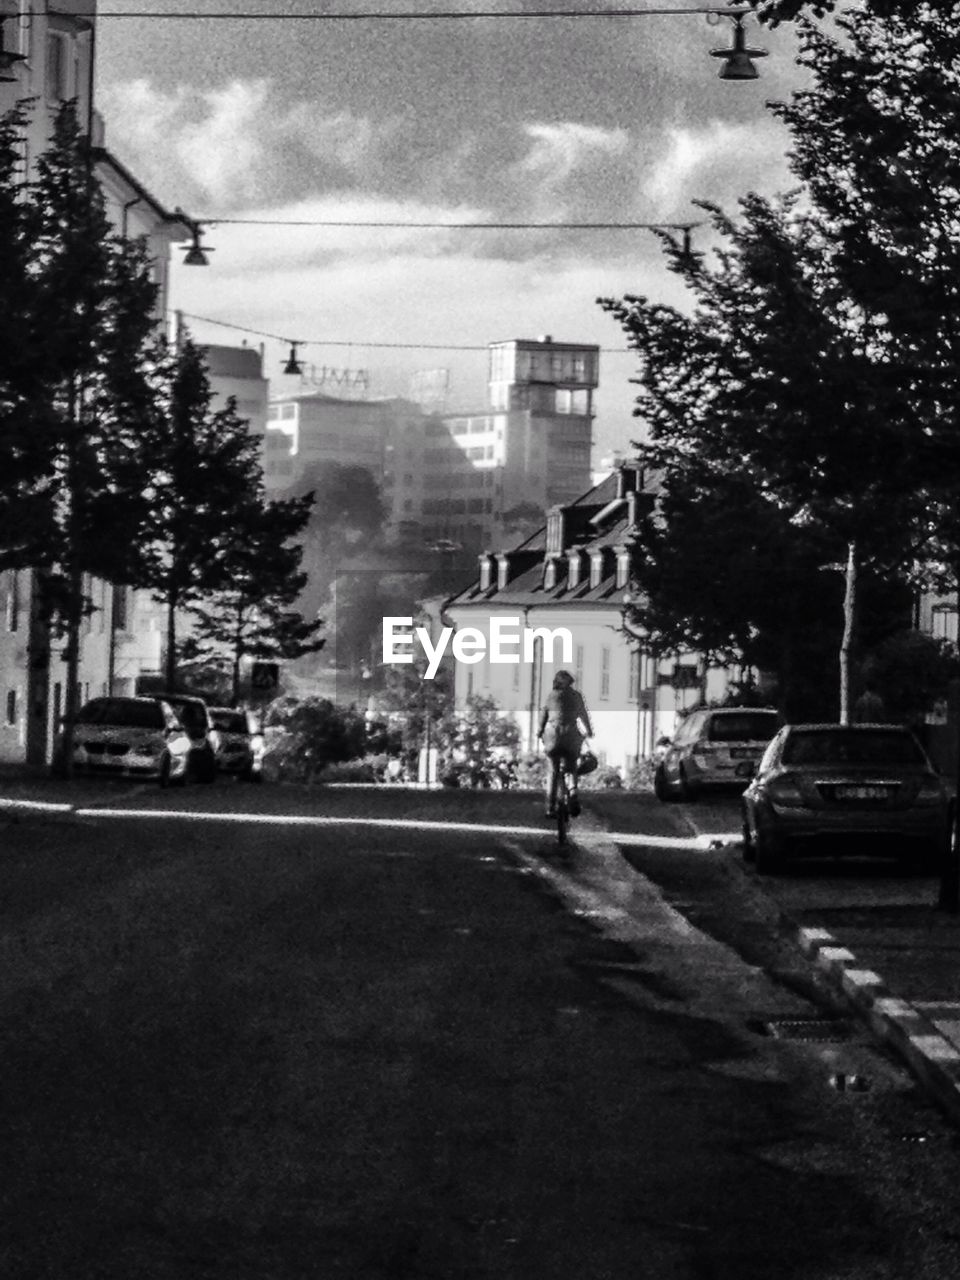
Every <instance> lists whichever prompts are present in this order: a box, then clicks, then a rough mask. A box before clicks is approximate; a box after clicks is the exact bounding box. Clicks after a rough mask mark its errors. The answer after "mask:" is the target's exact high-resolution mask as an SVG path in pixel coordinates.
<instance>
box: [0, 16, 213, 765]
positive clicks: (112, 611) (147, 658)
mask: <svg viewBox="0 0 960 1280" xmlns="http://www.w3.org/2000/svg"><path fill="white" fill-rule="evenodd" d="M0 16H3V17H4V22H3V47H4V50H5V51H7V52H15V53H17V54H19V55H20V57H19V59H18V60H17V61H15V62H14V63H13V64H12V66H11V68H10V69H9V70H8V71H7V72H6V73H5V75H4V79H2V80H0V111H6V110H9V109H10V108H12V107H13V106H14V105H15V104H16V103H17V102H18V101H20V100H21V99H24V98H29V99H32V100H33V105H32V110H31V113H30V116H29V119H28V123H27V125H26V127H25V129H24V132H23V156H24V170H25V172H27V173H29V172H30V171H31V170H32V169H33V166H34V165H35V163H36V160H37V157H38V156H39V155H40V154H41V153H42V152H43V151H44V150H45V148H46V147H47V145H48V142H49V137H50V133H51V128H52V124H53V120H54V117H55V115H56V112H57V110H58V109H59V107H60V106H61V104H62V103H63V102H64V101H68V100H70V99H75V100H76V104H77V116H78V119H79V122H80V126H81V128H82V129H83V130H84V131H85V132H86V133H87V136H88V137H89V138H90V141H91V144H92V150H91V155H92V157H93V161H94V165H95V172H96V176H97V179H98V180H99V182H100V184H101V187H102V189H103V192H104V197H105V201H106V208H107V213H108V216H109V217H110V220H111V222H112V225H113V227H114V228H115V230H116V231H117V232H118V233H119V234H121V235H124V236H129V237H131V238H133V237H139V236H145V237H146V239H147V243H148V246H149V252H150V259H151V262H152V264H153V274H154V281H155V283H156V284H157V288H158V297H157V307H156V310H157V321H158V323H161V322H162V317H163V316H164V315H165V312H166V307H167V287H168V265H169V259H170V251H171V247H172V245H173V244H175V243H179V242H183V241H185V240H188V239H189V238H190V236H191V226H190V222H189V220H188V219H187V218H186V217H185V215H182V214H180V213H178V212H173V213H171V212H168V211H167V210H166V209H164V207H163V206H162V205H161V204H160V203H159V201H157V200H156V199H154V197H153V196H152V195H151V194H150V192H149V191H147V190H146V188H145V187H144V186H143V185H142V184H141V183H140V182H139V181H138V180H137V179H136V177H134V175H133V174H132V173H130V171H129V170H128V169H127V168H126V167H125V166H124V165H123V164H121V163H120V161H119V160H117V158H116V157H115V156H113V155H112V154H111V153H110V152H109V151H108V150H107V148H106V147H105V146H104V133H103V124H102V121H101V120H100V118H99V116H98V115H97V113H96V111H95V109H94V101H93V84H94V57H95V52H96V4H95V3H94V2H93V0H56V4H55V5H53V4H51V3H50V2H49V0H0ZM84 588H85V593H86V594H87V596H88V598H89V599H90V600H91V601H92V604H93V612H92V613H90V614H89V615H88V617H87V618H86V619H85V621H84V625H83V629H82V634H81V637H80V641H81V654H80V669H79V679H80V696H81V697H82V698H86V697H90V696H93V695H95V694H100V693H104V692H107V691H108V690H111V689H112V690H113V691H114V692H127V691H132V690H133V688H134V687H135V683H136V680H137V678H138V677H139V675H140V674H142V673H143V672H144V671H148V670H155V669H157V668H158V667H159V663H160V653H161V644H160V641H161V636H160V631H159V629H158V627H157V624H156V616H155V612H154V610H153V609H152V608H151V607H150V601H149V599H148V598H147V597H146V593H143V592H136V591H133V590H131V589H130V588H128V587H125V586H123V585H116V584H112V583H107V582H103V581H100V580H98V579H92V578H88V579H87V581H86V582H85V584H84ZM36 606H37V592H36V581H35V576H34V574H33V572H32V571H31V570H30V569H29V568H24V569H18V570H5V571H3V572H0V760H24V759H27V760H29V761H31V762H32V763H35V764H42V763H43V762H44V761H46V760H48V759H49V757H50V749H51V744H52V742H53V738H54V735H55V732H56V728H57V724H58V722H59V718H60V716H61V714H62V712H63V711H64V696H65V689H66V668H65V664H64V662H63V657H62V653H61V651H60V648H61V646H60V643H59V642H58V641H56V640H55V639H51V637H50V635H49V633H48V631H47V629H46V627H45V626H43V625H42V623H41V621H40V619H39V617H38V611H37V607H36Z"/></svg>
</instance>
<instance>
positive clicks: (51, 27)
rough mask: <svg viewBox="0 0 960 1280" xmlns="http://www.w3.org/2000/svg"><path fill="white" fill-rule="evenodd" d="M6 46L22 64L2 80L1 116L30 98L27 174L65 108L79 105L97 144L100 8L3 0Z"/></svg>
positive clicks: (86, 2)
mask: <svg viewBox="0 0 960 1280" xmlns="http://www.w3.org/2000/svg"><path fill="white" fill-rule="evenodd" d="M0 16H2V17H3V18H4V22H3V32H4V47H5V49H6V51H7V52H13V53H16V54H19V55H20V57H21V59H22V61H19V62H18V63H17V64H16V65H15V68H14V69H13V70H12V71H11V72H10V73H9V74H10V79H8V80H4V81H0V111H9V110H10V109H11V108H12V107H13V106H14V105H15V104H16V103H17V102H18V101H21V100H23V99H29V100H30V101H31V104H32V105H31V107H30V112H29V117H28V123H27V127H26V129H25V131H24V136H23V154H24V162H25V165H24V167H25V170H26V171H29V170H30V168H31V167H32V166H33V163H34V161H35V160H36V157H37V156H38V155H39V154H40V152H42V151H43V150H44V149H45V148H46V146H47V140H48V138H49V137H50V132H51V128H52V125H53V119H54V116H55V114H56V112H57V111H58V109H59V108H60V105H61V103H63V102H68V101H70V100H71V99H74V100H75V101H76V106H77V116H78V119H79V121H80V124H81V127H82V128H84V129H85V131H86V132H87V133H88V134H89V135H90V136H91V137H92V138H93V139H94V140H95V141H98V140H99V139H98V138H97V122H96V118H95V113H94V102H93V70H94V55H95V51H96V22H97V20H96V4H95V3H91V2H90V0H57V2H56V4H51V3H50V0H0Z"/></svg>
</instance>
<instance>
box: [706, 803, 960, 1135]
mask: <svg viewBox="0 0 960 1280" xmlns="http://www.w3.org/2000/svg"><path fill="white" fill-rule="evenodd" d="M713 816H714V815H712V814H711V813H710V811H709V810H708V809H706V810H705V811H704V812H703V813H702V814H700V813H698V812H697V811H696V810H695V809H692V808H691V809H688V810H687V811H686V817H687V820H688V822H689V823H690V825H691V827H692V828H693V829H694V830H695V831H696V832H697V834H698V835H700V836H701V837H703V838H705V839H706V838H707V837H709V836H710V834H711V833H712V832H714V831H715V830H716V828H715V825H712V822H711V820H712V818H713ZM726 839H727V842H728V843H727V844H726V846H725V848H724V851H723V855H722V856H723V857H724V858H725V860H726V866H727V869H728V871H729V872H730V874H731V875H733V876H736V877H739V878H741V879H743V880H745V881H747V882H749V884H750V885H751V886H752V888H753V889H754V890H756V889H758V888H759V889H760V890H761V891H762V892H764V893H766V894H767V895H768V896H769V899H770V902H771V905H772V906H773V907H774V913H775V915H776V918H777V920H778V923H779V928H780V931H781V933H783V934H784V936H786V937H788V938H790V939H791V940H792V941H794V942H795V943H796V944H797V946H798V947H799V948H800V950H801V951H802V952H803V953H804V954H805V955H806V956H807V957H808V958H809V959H811V960H812V961H813V963H814V964H816V965H817V967H818V968H819V969H820V970H821V972H822V973H824V974H825V975H826V976H827V978H828V979H829V981H830V983H831V985H832V986H833V988H834V989H835V990H836V992H837V993H838V994H839V995H841V996H842V997H843V999H844V1000H845V1002H846V1003H847V1004H848V1005H849V1007H850V1008H851V1010H852V1011H853V1012H854V1013H856V1014H857V1015H858V1016H859V1017H860V1018H862V1019H863V1020H864V1021H865V1022H866V1023H867V1025H868V1026H869V1027H870V1028H871V1030H872V1031H873V1033H874V1034H875V1035H876V1036H877V1037H878V1039H879V1040H880V1041H881V1042H882V1043H884V1044H885V1045H887V1046H889V1047H890V1048H891V1049H893V1050H894V1051H896V1052H897V1053H898V1054H899V1055H900V1057H901V1058H903V1059H904V1060H905V1061H906V1063H907V1065H908V1066H909V1067H910V1069H911V1070H912V1072H913V1073H914V1075H915V1076H916V1077H917V1079H918V1080H919V1081H920V1083H921V1084H922V1085H923V1086H924V1088H925V1089H926V1090H927V1091H928V1092H929V1093H930V1094H931V1096H932V1097H934V1098H935V1099H936V1101H937V1102H938V1103H939V1104H940V1105H941V1106H942V1107H943V1109H944V1110H945V1111H946V1112H947V1113H948V1114H949V1115H950V1117H951V1119H953V1120H954V1121H956V1122H958V1123H960V918H958V917H957V916H955V915H950V914H948V913H947V912H944V911H942V910H939V909H938V908H937V906H936V900H937V889H938V886H937V883H936V881H935V880H933V879H927V878H923V879H913V880H911V881H909V882H904V885H905V887H904V888H903V890H902V892H901V894H900V895H899V899H898V900H897V901H896V902H890V901H885V902H882V903H878V902H872V901H870V892H869V885H865V886H863V887H862V888H861V890H860V892H858V891H857V880H856V878H855V877H852V878H851V879H850V880H849V882H845V892H844V894H843V901H837V902H836V903H834V904H831V905H820V906H814V907H805V908H800V909H798V908H795V907H791V906H787V907H785V906H784V905H783V903H782V902H781V901H779V898H778V892H777V889H778V884H779V881H778V880H777V879H772V880H771V879H770V878H769V877H759V876H757V875H756V874H755V873H754V872H752V871H750V870H748V869H747V868H746V867H745V866H744V865H743V861H742V858H741V856H740V848H739V844H737V843H735V842H736V840H737V837H736V836H734V835H730V834H729V833H727V835H726Z"/></svg>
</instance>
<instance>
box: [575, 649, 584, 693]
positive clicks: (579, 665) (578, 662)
mask: <svg viewBox="0 0 960 1280" xmlns="http://www.w3.org/2000/svg"><path fill="white" fill-rule="evenodd" d="M573 678H574V680H575V681H576V685H577V688H578V689H582V688H583V645H582V644H578V645H575V646H574V650H573Z"/></svg>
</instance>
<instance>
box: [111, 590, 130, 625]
mask: <svg viewBox="0 0 960 1280" xmlns="http://www.w3.org/2000/svg"><path fill="white" fill-rule="evenodd" d="M127 613H128V610H127V588H126V587H114V588H113V626H114V629H115V630H116V631H126V629H127Z"/></svg>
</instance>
